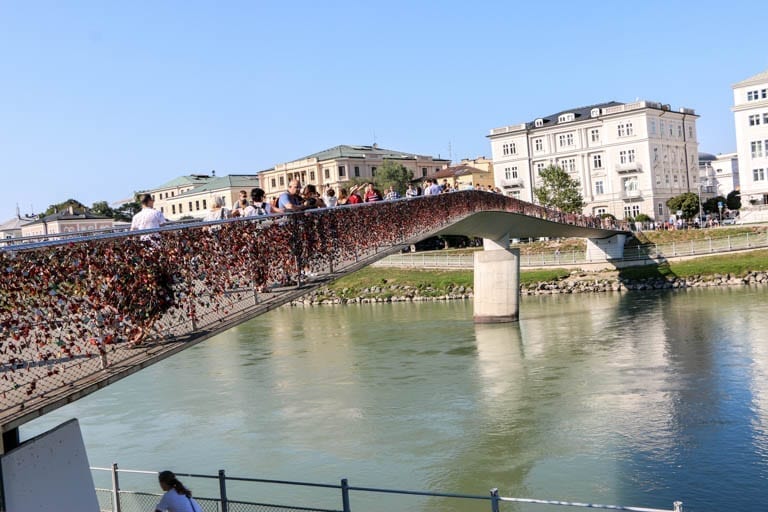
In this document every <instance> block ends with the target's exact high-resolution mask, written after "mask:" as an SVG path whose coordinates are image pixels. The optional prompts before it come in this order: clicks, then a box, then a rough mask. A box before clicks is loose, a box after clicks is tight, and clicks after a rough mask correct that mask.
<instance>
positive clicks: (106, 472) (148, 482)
mask: <svg viewBox="0 0 768 512" xmlns="http://www.w3.org/2000/svg"><path fill="white" fill-rule="evenodd" d="M91 471H92V473H93V474H94V478H95V479H96V481H97V482H98V481H99V480H102V481H106V480H107V477H108V478H109V480H108V481H109V482H110V484H109V485H108V487H99V486H98V483H97V487H96V494H97V497H98V499H99V507H100V509H101V510H102V511H103V512H140V511H141V512H143V511H146V510H152V509H153V507H154V506H155V505H156V504H157V502H158V501H159V499H160V496H161V494H159V493H158V492H157V491H156V490H155V489H156V488H157V472H155V471H140V470H128V469H119V468H118V466H117V464H112V466H111V467H109V468H100V467H92V468H91ZM121 475H124V476H126V475H131V476H136V475H138V476H140V477H144V478H143V479H142V482H141V483H139V484H138V485H137V486H136V487H138V488H139V489H140V490H136V489H135V488H134V490H127V489H125V488H124V487H123V486H121ZM176 476H177V477H178V478H179V479H182V480H183V481H184V483H185V485H186V486H187V487H190V488H194V487H195V486H194V482H195V481H198V482H200V481H202V482H204V483H207V484H208V488H209V489H211V488H214V487H215V488H217V491H216V492H215V494H217V495H216V496H210V495H209V496H208V497H201V496H202V495H201V493H195V500H196V501H197V502H198V503H200V506H201V507H202V508H203V510H204V511H205V512H287V511H309V512H352V510H360V509H362V510H366V511H370V510H395V509H396V510H414V504H413V502H412V501H408V502H407V503H406V498H408V499H410V498H412V497H417V496H421V497H426V498H430V499H433V498H434V499H440V502H439V503H438V504H437V505H435V507H437V508H438V509H440V508H449V507H450V506H451V505H452V504H454V503H456V502H458V501H472V502H476V503H480V504H481V505H482V506H484V507H486V510H490V511H491V512H500V511H501V510H502V509H503V504H505V503H521V504H531V505H550V506H561V507H571V508H592V509H603V510H626V511H634V512H682V511H683V503H682V502H681V501H675V502H674V503H673V504H672V509H658V508H646V507H631V506H620V505H600V504H596V503H581V502H572V501H559V500H541V499H533V498H511V497H504V496H500V495H499V490H498V489H497V488H493V489H491V490H490V492H489V494H488V495H485V496H483V495H476V494H460V493H445V492H431V491H409V490H397V489H384V488H378V487H356V486H352V485H350V484H349V480H348V479H346V478H343V479H342V480H341V481H340V483H339V484H320V483H310V482H298V481H288V480H274V479H261V478H245V477H231V476H227V475H226V472H225V471H224V470H223V469H221V470H219V472H218V474H217V475H204V474H194V473H176ZM187 479H191V482H192V484H190V483H189V482H188V480H187ZM235 483H239V484H242V483H245V484H249V487H241V488H240V489H239V493H238V495H239V496H240V497H238V498H234V496H235V494H234V493H233V492H232V487H233V485H232V484H235ZM211 484H213V485H211ZM262 484H268V485H269V486H271V488H272V489H275V488H276V487H281V488H282V489H285V490H280V491H272V492H268V493H266V494H269V495H281V496H285V498H283V499H285V500H295V501H302V502H303V503H302V504H301V505H298V504H294V505H288V504H285V503H282V504H277V503H268V502H265V501H264V500H260V501H251V500H252V499H253V498H252V496H254V495H258V494H262V495H263V494H265V493H264V492H263V491H259V490H257V489H256V488H255V487H256V486H257V485H259V486H262ZM260 488H261V487H260ZM299 490H301V491H306V492H301V491H299ZM328 491H333V493H335V494H336V498H335V505H334V498H333V496H332V495H331V494H328V493H327V492H328ZM211 494H214V492H211ZM353 494H354V495H356V496H358V498H354V497H353ZM372 495H377V496H380V495H389V496H399V497H400V499H399V500H398V503H397V504H384V503H379V504H378V507H376V506H372V502H371V496H372ZM356 499H359V500H360V501H362V502H363V503H364V505H362V504H360V505H362V506H360V505H358V504H353V502H354V501H355V500H356ZM379 499H380V498H377V503H378V501H379ZM360 501H358V502H356V503H360ZM483 502H484V505H483ZM321 503H322V504H323V505H322V506H319V504H321ZM433 508H434V507H433Z"/></svg>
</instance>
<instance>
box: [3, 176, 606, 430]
mask: <svg viewBox="0 0 768 512" xmlns="http://www.w3.org/2000/svg"><path fill="white" fill-rule="evenodd" d="M481 211H503V212H511V213H520V214H525V215H530V216H534V217H537V218H544V219H547V220H552V221H557V222H564V223H568V224H571V225H577V226H582V227H590V228H598V227H599V228H602V227H603V226H602V223H601V222H602V221H600V219H594V218H589V217H580V216H576V215H570V214H568V215H566V214H561V213H559V212H554V211H551V210H547V209H544V208H541V207H538V206H535V205H531V204H528V203H524V202H521V201H518V200H515V199H512V198H509V197H504V196H501V195H499V194H492V193H486V192H479V191H467V192H457V193H452V194H443V195H440V196H431V197H425V198H418V199H413V200H402V201H387V202H381V203H374V204H370V205H360V206H353V207H342V208H333V209H323V210H316V211H313V212H311V213H298V214H291V215H285V216H275V217H268V218H261V219H230V220H225V221H218V222H208V223H194V224H190V225H185V226H184V227H182V228H178V227H174V226H170V227H163V228H159V229H156V230H147V231H142V232H140V233H138V234H137V233H133V234H127V235H126V234H103V235H98V236H95V237H91V238H87V239H79V240H77V241H44V242H39V243H36V244H31V245H27V246H18V247H14V248H13V249H12V250H10V249H8V248H3V249H0V424H3V425H6V426H7V425H9V424H11V425H13V426H17V425H18V424H20V423H21V422H23V421H26V420H27V419H29V418H31V417H32V415H33V414H34V413H35V412H36V411H39V410H41V409H42V408H43V407H48V408H50V405H51V404H52V403H63V400H64V397H66V396H69V395H71V394H73V393H80V394H82V393H83V392H84V390H94V389H96V388H98V387H99V386H103V385H106V383H109V382H111V381H114V380H117V379H118V378H119V377H120V376H123V375H125V374H126V373H127V372H129V371H130V369H131V368H135V367H137V366H139V365H141V364H143V363H146V361H148V360H150V359H152V360H155V359H156V358H158V357H161V356H163V355H164V354H165V355H167V354H170V353H172V352H173V351H178V350H181V347H180V346H181V345H183V344H184V343H186V342H189V341H191V340H192V339H193V338H195V339H200V337H201V336H203V335H206V333H208V334H210V333H213V332H215V331H216V330H217V329H220V328H222V327H223V326H226V325H232V322H237V320H238V318H246V317H247V316H248V315H249V314H253V312H254V311H259V307H260V303H263V302H268V301H269V300H270V299H271V298H274V296H273V294H271V293H270V292H274V290H280V289H284V288H285V287H286V286H296V285H299V284H301V283H302V282H304V281H305V280H306V279H307V276H309V275H315V276H325V275H330V274H333V273H334V272H338V271H339V270H340V269H343V268H351V267H352V266H354V265H355V263H356V262H359V261H361V260H362V259H364V258H371V257H373V256H375V255H376V254H377V253H379V252H380V251H381V248H385V249H386V248H392V247H395V246H398V245H399V244H404V243H410V241H411V240H417V239H420V238H422V237H424V236H426V235H428V234H431V233H433V232H435V231H437V230H439V229H440V228H442V227H444V226H446V225H447V224H449V223H453V222H457V221H459V220H461V219H463V218H466V217H467V216H470V215H472V214H474V213H477V212H481ZM378 257H379V256H376V258H378ZM374 259H375V258H374ZM298 295H300V293H299V294H298ZM153 358H155V359H153ZM12 422H16V424H14V423H12Z"/></svg>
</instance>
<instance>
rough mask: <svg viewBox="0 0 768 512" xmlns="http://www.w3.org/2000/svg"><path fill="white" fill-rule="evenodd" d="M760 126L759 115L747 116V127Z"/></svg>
mask: <svg viewBox="0 0 768 512" xmlns="http://www.w3.org/2000/svg"><path fill="white" fill-rule="evenodd" d="M759 124H760V114H755V115H752V116H749V126H757V125H759Z"/></svg>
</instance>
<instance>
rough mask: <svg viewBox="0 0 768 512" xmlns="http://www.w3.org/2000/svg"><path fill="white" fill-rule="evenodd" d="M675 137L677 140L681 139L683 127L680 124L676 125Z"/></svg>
mask: <svg viewBox="0 0 768 512" xmlns="http://www.w3.org/2000/svg"><path fill="white" fill-rule="evenodd" d="M677 136H678V138H681V139H682V138H683V125H681V124H679V125H677Z"/></svg>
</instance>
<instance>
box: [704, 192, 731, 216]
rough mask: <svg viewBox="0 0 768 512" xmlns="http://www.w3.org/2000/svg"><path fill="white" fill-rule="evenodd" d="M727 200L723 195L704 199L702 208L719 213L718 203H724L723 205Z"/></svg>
mask: <svg viewBox="0 0 768 512" xmlns="http://www.w3.org/2000/svg"><path fill="white" fill-rule="evenodd" d="M725 201H726V200H725V198H724V197H723V196H717V197H712V198H709V199H707V200H706V201H704V204H702V205H701V208H702V209H703V210H704V213H717V212H718V211H719V209H718V207H717V203H723V205H725Z"/></svg>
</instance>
